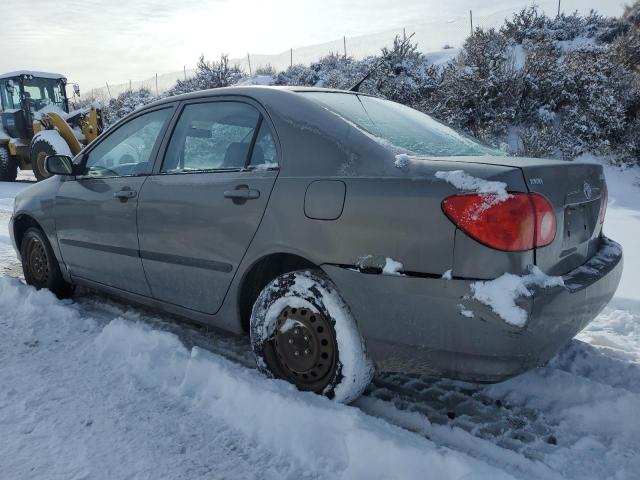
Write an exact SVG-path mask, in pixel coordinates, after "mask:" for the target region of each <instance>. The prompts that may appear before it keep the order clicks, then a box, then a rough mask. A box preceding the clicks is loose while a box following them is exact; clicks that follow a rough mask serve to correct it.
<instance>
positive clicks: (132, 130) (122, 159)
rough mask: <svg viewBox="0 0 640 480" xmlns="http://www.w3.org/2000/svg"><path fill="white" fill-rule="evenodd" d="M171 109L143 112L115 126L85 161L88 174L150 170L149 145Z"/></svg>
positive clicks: (151, 146)
mask: <svg viewBox="0 0 640 480" xmlns="http://www.w3.org/2000/svg"><path fill="white" fill-rule="evenodd" d="M171 111H172V109H171V108H165V109H163V110H155V111H153V112H150V113H145V114H144V115H140V116H139V117H136V118H134V119H133V120H130V121H129V122H127V123H125V124H124V125H122V126H120V127H118V129H117V130H115V131H114V132H113V133H107V135H108V136H107V137H106V138H105V139H104V140H103V141H101V142H100V143H99V144H98V145H97V146H96V147H95V148H94V149H93V150H91V152H89V159H88V160H87V163H86V171H85V175H86V176H88V177H121V176H126V175H141V174H144V173H148V172H149V170H150V165H149V162H150V160H151V153H152V152H153V147H154V146H155V144H156V141H157V140H158V136H159V135H160V132H161V131H162V128H163V126H164V124H165V122H166V121H167V120H168V119H169V117H170V115H171Z"/></svg>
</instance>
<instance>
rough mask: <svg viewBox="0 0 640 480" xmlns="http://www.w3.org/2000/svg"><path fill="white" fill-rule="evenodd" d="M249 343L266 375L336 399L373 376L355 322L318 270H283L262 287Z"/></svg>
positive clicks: (355, 392) (351, 396) (348, 397)
mask: <svg viewBox="0 0 640 480" xmlns="http://www.w3.org/2000/svg"><path fill="white" fill-rule="evenodd" d="M251 346H252V349H253V353H254V356H255V358H256V362H257V364H258V368H259V370H260V371H262V372H263V373H264V374H266V375H267V376H269V377H272V378H273V377H275V378H280V379H283V380H287V381H288V382H290V383H293V384H294V385H295V386H296V387H297V388H298V389H299V390H303V391H312V392H316V393H319V394H322V395H325V396H327V397H329V398H332V399H334V400H336V401H339V402H344V403H349V402H351V401H353V400H355V399H356V398H357V397H359V396H360V394H362V392H363V391H364V389H365V388H366V387H367V385H368V384H369V382H370V381H371V378H372V376H373V367H372V364H371V362H370V361H369V358H368V356H367V352H366V348H365V345H364V341H363V339H362V337H361V335H360V332H359V331H358V327H357V325H356V322H355V320H354V318H353V316H352V315H351V312H350V310H349V308H348V307H347V305H346V304H345V302H344V301H343V300H342V298H341V297H340V295H339V293H338V291H337V290H336V287H335V286H334V285H333V283H331V281H330V280H329V279H328V278H326V277H325V276H324V275H323V274H322V272H316V271H298V272H290V273H286V274H284V275H281V276H279V277H277V278H276V279H274V280H273V281H271V282H270V283H269V284H268V285H267V286H266V287H265V288H264V289H263V290H262V292H261V293H260V295H259V296H258V299H257V300H256V302H255V304H254V306H253V311H252V313H251Z"/></svg>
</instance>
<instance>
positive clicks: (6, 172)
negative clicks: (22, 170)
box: [0, 147, 18, 182]
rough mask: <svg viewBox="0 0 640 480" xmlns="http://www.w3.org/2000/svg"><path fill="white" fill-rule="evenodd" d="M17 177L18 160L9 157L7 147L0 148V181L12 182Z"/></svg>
mask: <svg viewBox="0 0 640 480" xmlns="http://www.w3.org/2000/svg"><path fill="white" fill-rule="evenodd" d="M17 176H18V160H17V159H16V158H15V157H12V156H11V155H9V150H8V149H7V147H0V181H1V182H14V181H15V179H16V177H17Z"/></svg>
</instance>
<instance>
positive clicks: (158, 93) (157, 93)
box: [156, 73, 160, 97]
mask: <svg viewBox="0 0 640 480" xmlns="http://www.w3.org/2000/svg"><path fill="white" fill-rule="evenodd" d="M159 96H160V92H158V74H157V73H156V97H159Z"/></svg>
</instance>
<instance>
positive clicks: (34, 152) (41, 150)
mask: <svg viewBox="0 0 640 480" xmlns="http://www.w3.org/2000/svg"><path fill="white" fill-rule="evenodd" d="M59 153H61V152H56V150H55V149H54V148H53V146H52V145H50V144H49V142H46V141H45V140H44V139H42V138H38V137H35V138H34V140H33V141H32V142H31V168H32V169H33V174H34V175H35V177H36V180H37V181H38V182H40V181H42V180H44V179H45V178H49V177H50V176H51V175H50V174H49V173H48V172H47V171H46V170H45V168H44V161H45V159H46V158H47V157H48V156H49V155H57V154H59Z"/></svg>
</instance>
